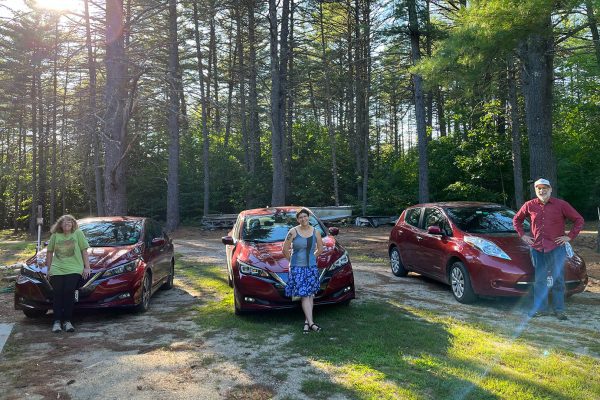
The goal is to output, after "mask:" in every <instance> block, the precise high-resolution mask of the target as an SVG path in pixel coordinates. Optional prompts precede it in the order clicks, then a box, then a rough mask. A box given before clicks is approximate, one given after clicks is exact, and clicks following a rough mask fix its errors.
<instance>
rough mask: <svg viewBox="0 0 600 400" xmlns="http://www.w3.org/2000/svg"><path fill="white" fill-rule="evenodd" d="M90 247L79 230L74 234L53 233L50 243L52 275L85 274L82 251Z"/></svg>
mask: <svg viewBox="0 0 600 400" xmlns="http://www.w3.org/2000/svg"><path fill="white" fill-rule="evenodd" d="M88 247H90V245H89V244H88V241H87V239H86V238H85V236H84V235H83V232H81V231H80V230H79V229H77V230H75V232H73V233H69V234H68V235H65V234H64V233H58V232H56V233H53V234H52V236H50V242H48V251H52V252H54V255H53V256H52V266H51V268H50V274H51V275H67V274H81V273H83V257H82V255H81V251H82V250H85V249H87V248H88Z"/></svg>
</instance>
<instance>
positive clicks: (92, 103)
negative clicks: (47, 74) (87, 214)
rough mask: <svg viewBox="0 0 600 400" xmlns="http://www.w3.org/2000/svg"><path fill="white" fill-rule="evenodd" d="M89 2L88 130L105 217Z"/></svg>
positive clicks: (98, 207) (99, 201) (99, 203)
mask: <svg viewBox="0 0 600 400" xmlns="http://www.w3.org/2000/svg"><path fill="white" fill-rule="evenodd" d="M88 3H89V0H85V1H84V6H85V7H84V10H85V46H86V48H87V61H88V73H89V77H90V84H89V85H90V99H89V112H88V118H89V121H88V128H89V132H90V139H91V140H92V148H93V152H94V186H95V189H96V190H95V191H96V213H97V214H98V216H100V217H101V216H104V215H105V212H104V196H103V191H102V166H101V165H100V132H98V122H97V120H96V112H97V110H96V90H97V87H96V86H97V84H96V58H95V57H94V49H93V48H92V32H91V27H90V13H89V5H88Z"/></svg>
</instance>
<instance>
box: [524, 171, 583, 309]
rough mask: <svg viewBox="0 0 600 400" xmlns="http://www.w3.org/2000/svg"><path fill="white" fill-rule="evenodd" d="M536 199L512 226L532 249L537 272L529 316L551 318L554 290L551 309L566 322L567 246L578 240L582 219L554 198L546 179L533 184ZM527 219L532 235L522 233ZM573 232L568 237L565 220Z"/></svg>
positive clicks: (570, 207)
mask: <svg viewBox="0 0 600 400" xmlns="http://www.w3.org/2000/svg"><path fill="white" fill-rule="evenodd" d="M534 187H535V194H536V196H537V198H535V199H533V200H529V201H528V202H526V203H525V204H523V206H522V207H521V209H520V210H519V212H517V214H516V215H515V216H514V218H513V225H514V227H515V229H516V231H517V233H518V234H519V236H520V237H521V240H523V241H524V242H525V243H526V244H527V245H528V246H530V247H531V249H530V251H531V260H532V262H533V267H534V269H535V283H534V285H533V308H532V309H531V311H530V312H529V316H531V317H537V316H544V315H549V312H548V292H549V290H550V288H552V307H553V308H554V313H555V315H556V317H557V318H558V319H560V320H566V319H567V315H566V314H565V268H564V265H565V261H566V259H567V253H566V249H565V244H566V243H568V242H570V241H571V240H573V239H575V237H576V236H577V235H578V234H579V232H580V231H581V228H582V227H583V223H584V221H583V217H582V216H581V215H579V213H578V212H577V211H575V209H574V208H573V207H572V206H571V205H570V204H569V203H567V202H566V201H564V200H561V199H557V198H555V197H551V194H552V187H551V186H550V182H549V181H548V180H547V179H543V178H542V179H538V180H537V181H535V183H534ZM525 218H529V219H530V220H531V235H528V234H526V233H525V231H524V230H523V221H524V220H525ZM566 219H568V220H570V221H572V222H573V228H572V229H571V231H570V232H569V234H568V235H565V220H566Z"/></svg>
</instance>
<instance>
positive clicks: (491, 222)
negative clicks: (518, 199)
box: [446, 206, 530, 233]
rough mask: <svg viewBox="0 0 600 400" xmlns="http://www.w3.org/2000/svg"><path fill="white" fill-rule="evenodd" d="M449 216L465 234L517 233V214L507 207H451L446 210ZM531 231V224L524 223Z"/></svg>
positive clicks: (526, 229)
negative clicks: (515, 221) (514, 219)
mask: <svg viewBox="0 0 600 400" xmlns="http://www.w3.org/2000/svg"><path fill="white" fill-rule="evenodd" d="M446 212H447V213H448V216H449V217H450V219H451V220H452V222H454V224H455V225H456V226H458V228H459V229H460V230H462V231H463V232H469V233H506V232H516V231H515V228H514V227H513V223H512V219H513V217H514V216H515V214H516V213H515V212H514V211H513V210H511V209H509V208H505V207H501V206H498V207H451V208H446ZM523 228H524V229H525V231H529V229H530V228H529V222H527V221H525V222H524V223H523Z"/></svg>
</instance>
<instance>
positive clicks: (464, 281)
mask: <svg viewBox="0 0 600 400" xmlns="http://www.w3.org/2000/svg"><path fill="white" fill-rule="evenodd" d="M450 285H451V287H452V294H453V295H454V298H455V299H456V300H457V301H458V302H460V303H465V304H466V303H471V302H473V300H475V298H476V297H477V296H476V295H475V292H473V287H472V286H471V278H470V277H469V273H468V272H467V269H466V268H465V266H464V265H463V263H461V262H460V261H457V262H455V263H454V264H452V267H450Z"/></svg>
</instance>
